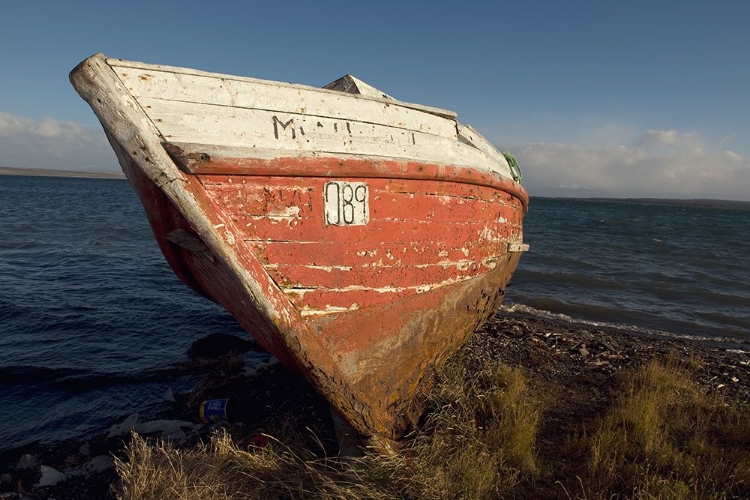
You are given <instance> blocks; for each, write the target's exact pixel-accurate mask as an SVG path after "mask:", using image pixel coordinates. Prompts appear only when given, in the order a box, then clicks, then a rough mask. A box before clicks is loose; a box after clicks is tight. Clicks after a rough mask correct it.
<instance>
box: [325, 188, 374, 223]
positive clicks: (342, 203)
mask: <svg viewBox="0 0 750 500" xmlns="http://www.w3.org/2000/svg"><path fill="white" fill-rule="evenodd" d="M323 196H324V197H325V205H326V225H332V226H363V225H365V224H367V222H368V221H369V220H370V204H369V197H370V192H369V190H368V189H367V184H365V183H364V182H327V183H326V186H325V191H324V193H323Z"/></svg>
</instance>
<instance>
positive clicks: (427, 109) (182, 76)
mask: <svg viewBox="0 0 750 500" xmlns="http://www.w3.org/2000/svg"><path fill="white" fill-rule="evenodd" d="M107 63H108V64H110V65H111V66H112V68H113V69H114V70H115V71H116V72H117V74H118V76H119V77H120V78H121V79H122V80H123V82H129V81H131V80H132V78H133V76H135V79H136V80H138V81H140V82H141V83H140V84H138V83H130V85H129V89H130V88H132V90H133V91H134V92H135V94H134V95H136V96H137V95H140V94H139V92H140V91H139V90H138V87H148V85H144V84H147V83H148V81H149V80H150V79H151V78H153V77H155V76H157V75H159V76H157V78H162V79H167V78H169V77H167V76H160V75H174V76H175V77H176V79H177V80H178V81H180V82H182V83H183V84H185V85H186V86H187V84H190V85H196V86H197V87H198V88H201V86H202V85H205V83H204V82H200V81H197V79H204V80H213V81H221V82H228V83H229V85H230V88H239V89H240V90H245V89H247V88H248V87H251V88H255V87H268V88H274V89H286V90H288V91H289V92H292V93H296V94H298V95H301V94H307V93H310V94H311V95H312V96H313V97H311V98H312V99H322V100H325V99H326V96H337V95H338V96H340V95H341V92H338V91H335V90H327V89H322V88H317V87H310V86H307V85H299V84H294V83H286V82H274V81H270V80H260V79H257V78H248V77H241V76H234V75H225V74H220V73H211V72H207V71H200V70H195V69H189V68H178V67H174V66H165V65H159V64H146V63H141V62H135V61H124V60H122V59H111V58H110V59H107ZM233 86H238V87H233ZM355 97H356V99H357V100H360V101H363V102H366V101H371V102H375V103H380V104H383V105H386V106H392V105H397V106H399V107H401V108H405V109H413V110H416V111H419V112H422V113H427V114H430V115H435V116H436V117H441V118H445V119H449V120H454V119H455V118H456V113H455V112H454V111H449V110H446V109H441V108H435V107H432V106H425V105H423V104H415V103H409V102H403V101H399V100H396V99H392V98H391V99H385V98H379V97H375V96H369V95H367V96H355Z"/></svg>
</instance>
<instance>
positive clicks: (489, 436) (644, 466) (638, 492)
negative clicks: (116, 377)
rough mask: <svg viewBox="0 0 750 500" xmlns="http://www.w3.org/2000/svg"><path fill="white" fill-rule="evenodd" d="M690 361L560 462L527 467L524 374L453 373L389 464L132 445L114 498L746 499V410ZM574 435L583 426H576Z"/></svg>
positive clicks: (633, 397)
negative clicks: (699, 376)
mask: <svg viewBox="0 0 750 500" xmlns="http://www.w3.org/2000/svg"><path fill="white" fill-rule="evenodd" d="M699 367H700V361H699V360H695V359H693V360H688V361H687V362H683V363H680V362H678V361H677V360H675V359H671V360H669V361H667V362H665V363H658V362H654V363H651V364H650V365H648V366H646V367H643V368H641V369H640V370H638V371H634V372H631V373H629V374H627V375H626V376H624V377H623V379H622V386H621V389H620V391H619V393H618V394H619V395H618V397H617V398H616V399H615V402H614V403H613V405H612V407H611V408H610V409H609V411H608V412H607V413H606V414H605V415H604V416H602V417H601V418H600V419H599V420H597V421H595V422H581V427H580V428H581V429H583V428H585V429H586V431H585V432H584V431H579V432H578V433H577V434H575V435H571V436H569V437H568V439H567V445H564V446H562V447H561V449H560V450H559V453H557V454H555V453H551V454H549V453H545V457H547V458H544V459H543V460H542V459H540V458H539V456H538V454H537V449H538V447H537V439H538V437H539V436H538V433H539V428H540V422H541V421H542V420H543V418H544V410H545V407H544V406H543V405H542V404H541V403H540V401H542V397H541V395H540V394H535V392H534V391H533V388H532V387H530V386H529V384H528V382H527V380H526V378H525V377H524V375H523V374H522V372H521V371H519V370H517V369H511V368H508V367H507V366H503V365H498V364H487V365H485V366H483V367H481V368H480V369H478V370H473V371H470V370H469V369H468V368H467V364H465V363H461V362H460V360H459V361H456V362H453V363H450V364H449V365H448V366H447V367H446V368H445V369H444V371H443V373H442V376H441V380H440V383H439V384H438V385H437V387H436V388H435V390H434V391H433V393H432V395H431V397H430V400H429V403H428V412H427V414H426V418H425V421H424V423H423V425H422V426H421V428H420V430H419V431H418V432H416V433H415V434H414V435H412V436H410V437H409V438H408V440H407V441H406V444H405V447H404V449H403V452H402V453H401V455H400V456H398V457H396V458H384V457H378V456H373V455H367V456H365V457H364V458H362V459H357V460H355V459H346V460H345V459H336V458H327V457H325V456H324V457H322V458H321V456H320V450H319V449H317V450H313V449H312V448H311V446H310V439H309V436H299V435H297V434H295V433H294V432H293V431H291V430H288V431H283V434H280V435H282V436H283V438H282V440H283V443H282V441H279V440H275V439H273V438H271V439H269V445H268V446H267V447H265V448H262V449H259V448H253V447H252V446H251V447H249V448H248V447H246V446H244V445H242V444H239V445H238V444H237V443H235V442H233V440H232V438H231V437H230V436H228V435H227V434H219V435H216V436H214V437H213V438H212V440H211V442H210V443H208V444H206V445H203V446H199V447H197V448H194V449H187V450H184V449H175V448H173V447H171V446H169V445H167V444H163V443H156V444H149V443H147V442H146V441H144V440H143V439H141V438H138V437H134V439H133V441H132V443H131V445H130V447H129V449H128V456H127V458H126V460H124V461H119V462H117V470H118V473H119V475H120V477H121V479H122V485H121V488H120V490H119V493H118V494H119V498H121V499H123V500H125V499H127V500H130V499H168V498H180V499H186V500H192V499H196V500H197V499H201V500H203V499H205V498H212V499H213V498H217V499H222V498H262V499H267V500H270V499H276V498H319V499H338V498H370V499H391V498H414V499H417V498H419V499H422V498H425V499H455V498H462V499H464V498H466V499H484V498H510V497H515V498H538V497H547V498H550V497H563V498H564V497H566V496H567V497H568V498H573V497H576V498H585V499H598V498H640V499H658V498H665V499H666V498H670V499H671V498H731V497H740V498H741V497H747V496H748V494H750V487H749V485H750V452H749V451H748V450H750V422H749V421H748V416H750V415H748V411H747V408H742V407H737V406H735V405H727V404H725V402H724V401H723V400H722V399H721V398H720V397H718V396H708V395H706V394H705V393H703V392H701V391H700V390H699V389H698V388H697V386H696V385H695V384H694V383H693V382H692V381H691V376H692V373H693V371H694V370H696V369H698V368H699ZM584 424H586V426H585V427H584Z"/></svg>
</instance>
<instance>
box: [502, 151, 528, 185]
mask: <svg viewBox="0 0 750 500" xmlns="http://www.w3.org/2000/svg"><path fill="white" fill-rule="evenodd" d="M503 156H505V159H506V160H508V166H509V167H510V175H512V176H513V180H514V181H516V182H521V177H523V174H521V167H519V166H518V160H516V157H515V156H513V155H512V154H511V152H510V151H503Z"/></svg>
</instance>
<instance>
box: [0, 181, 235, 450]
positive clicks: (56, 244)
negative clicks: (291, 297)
mask: <svg viewBox="0 0 750 500" xmlns="http://www.w3.org/2000/svg"><path fill="white" fill-rule="evenodd" d="M211 332H227V333H236V334H243V333H242V330H241V329H240V327H239V326H237V324H236V323H235V322H234V320H233V319H232V318H231V316H229V314H227V313H226V312H225V311H224V309H223V308H221V307H220V306H217V305H216V304H213V303H212V302H209V301H207V300H205V299H204V298H202V297H199V296H198V295H196V294H195V293H193V292H191V291H190V290H188V289H187V288H186V287H185V286H184V285H183V284H182V283H181V282H180V281H179V280H178V279H177V278H176V277H175V276H174V274H173V273H172V271H171V270H170V269H169V267H168V266H167V264H166V262H165V260H164V258H163V257H162V255H161V252H160V251H159V248H158V246H157V245H156V241H155V240H154V237H153V235H152V233H151V230H150V228H149V226H148V222H147V221H146V217H145V215H144V213H143V209H142V208H141V205H140V203H139V202H138V200H137V198H136V196H135V193H133V192H132V190H131V189H130V186H129V185H128V183H127V182H126V181H124V180H100V179H69V178H44V177H11V176H0V408H2V412H3V418H1V419H0V450H1V449H3V448H9V447H12V446H15V445H20V444H23V443H25V442H28V441H32V440H35V439H41V440H43V441H49V440H53V439H54V440H57V439H64V438H68V437H75V436H78V435H83V434H84V433H86V432H89V431H91V430H95V429H100V428H102V426H107V425H109V424H111V423H112V420H113V419H119V418H121V417H123V416H125V415H128V414H129V413H131V412H134V411H139V410H143V409H144V408H149V407H152V408H153V407H154V406H155V405H158V404H159V403H160V402H163V401H164V398H163V395H164V393H165V391H166V390H167V389H168V388H169V387H170V384H173V383H174V370H173V369H174V368H175V366H176V365H177V364H178V363H179V362H182V361H185V360H186V355H185V353H186V351H187V349H188V348H189V347H190V345H191V343H192V342H193V341H195V340H197V339H199V338H201V337H203V336H205V335H207V334H209V333H211ZM243 335H244V334H243ZM176 383H177V384H178V386H177V387H174V389H175V390H177V389H180V387H179V384H180V383H183V384H189V381H187V380H182V381H180V380H179V379H178V380H177V382H176Z"/></svg>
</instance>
